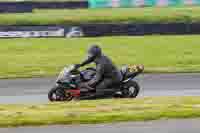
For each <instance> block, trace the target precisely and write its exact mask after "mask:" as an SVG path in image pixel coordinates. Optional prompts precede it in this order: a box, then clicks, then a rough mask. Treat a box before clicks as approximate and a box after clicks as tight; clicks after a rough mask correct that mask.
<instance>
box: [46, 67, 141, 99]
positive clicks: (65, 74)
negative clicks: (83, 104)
mask: <svg viewBox="0 0 200 133" xmlns="http://www.w3.org/2000/svg"><path fill="white" fill-rule="evenodd" d="M143 69H144V67H143V66H142V65H133V66H123V67H122V68H121V70H120V71H121V74H122V76H123V79H122V81H120V82H119V83H117V84H115V85H112V86H111V89H110V93H109V96H105V97H111V98H112V97H118V98H135V97H137V96H138V93H139V91H140V86H139V84H138V83H137V82H136V81H135V80H133V79H134V78H135V77H136V76H137V75H138V74H140V73H142V71H143ZM95 75H96V69H95V68H86V69H85V70H82V71H80V70H77V69H76V68H75V65H70V66H68V67H64V68H63V70H62V71H61V72H60V74H59V76H58V78H57V80H56V83H55V86H54V87H53V88H52V89H51V90H50V91H49V93H48V99H49V100H50V101H52V102H53V101H71V100H75V99H81V100H82V99H85V100H87V98H88V97H90V96H91V95H94V94H95V92H91V91H88V90H86V91H82V89H83V88H81V87H80V84H81V83H84V82H88V81H89V80H91V79H92V78H94V77H95ZM83 90H84V89H83ZM108 90H109V89H108ZM115 90H118V91H115ZM119 90H120V95H119V93H118V92H119ZM105 97H102V98H105Z"/></svg>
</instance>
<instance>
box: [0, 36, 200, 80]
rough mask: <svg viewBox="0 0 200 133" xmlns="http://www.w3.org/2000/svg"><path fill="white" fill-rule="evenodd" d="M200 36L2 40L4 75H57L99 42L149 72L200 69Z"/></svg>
mask: <svg viewBox="0 0 200 133" xmlns="http://www.w3.org/2000/svg"><path fill="white" fill-rule="evenodd" d="M199 41H200V36H198V35H197V36H143V37H102V38H76V39H75V38H74V39H64V38H48V39H45V38H38V39H30V38H24V39H0V44H1V45H0V61H1V65H0V78H16V77H42V76H55V74H56V73H58V72H59V71H60V70H61V69H62V68H63V67H64V66H66V65H67V64H73V63H79V62H80V61H81V60H83V58H84V57H85V56H86V52H87V48H88V47H89V45H90V44H93V43H98V44H100V45H101V47H102V48H103V51H104V52H105V53H106V55H108V56H110V57H111V58H112V59H113V61H114V63H115V64H117V65H119V66H121V65H123V64H144V66H145V72H200V52H199V50H200V45H199Z"/></svg>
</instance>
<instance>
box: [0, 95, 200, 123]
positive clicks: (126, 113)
mask: <svg viewBox="0 0 200 133" xmlns="http://www.w3.org/2000/svg"><path fill="white" fill-rule="evenodd" d="M199 103H200V97H146V98H137V99H109V100H99V101H81V102H69V103H51V104H46V105H0V127H8V126H26V125H50V124H89V123H91V124H95V123H108V122H109V123H110V122H119V121H146V120H158V119H170V118H196V117H200V104H199Z"/></svg>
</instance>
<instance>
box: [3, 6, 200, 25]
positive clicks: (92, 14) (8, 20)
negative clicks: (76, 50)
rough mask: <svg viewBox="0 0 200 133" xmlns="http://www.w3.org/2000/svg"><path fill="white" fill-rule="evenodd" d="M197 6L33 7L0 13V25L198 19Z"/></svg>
mask: <svg viewBox="0 0 200 133" xmlns="http://www.w3.org/2000/svg"><path fill="white" fill-rule="evenodd" d="M199 12H200V7H168V8H167V7H166V8H155V7H153V8H151V7H150V8H124V9H123V8H121V9H120V8H106V9H80V10H79V9H78V10H34V12H33V13H23V14H0V25H59V24H62V25H77V24H85V23H192V22H193V23H195V22H196V23H199V22H200V14H199Z"/></svg>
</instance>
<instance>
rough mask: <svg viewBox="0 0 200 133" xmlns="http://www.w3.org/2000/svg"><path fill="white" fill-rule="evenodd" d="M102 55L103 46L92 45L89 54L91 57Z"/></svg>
mask: <svg viewBox="0 0 200 133" xmlns="http://www.w3.org/2000/svg"><path fill="white" fill-rule="evenodd" d="M101 55H102V52H101V48H100V47H99V46H98V45H92V46H91V47H90V48H89V49H88V56H89V57H91V58H94V59H95V58H96V57H99V56H101Z"/></svg>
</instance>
